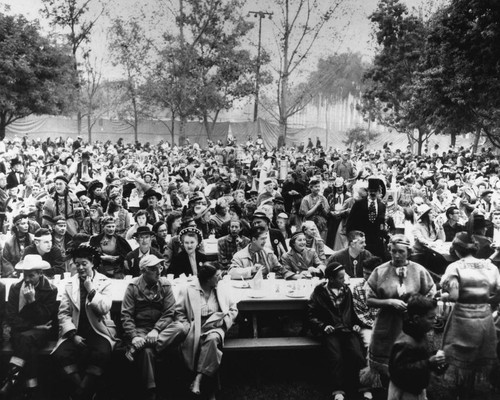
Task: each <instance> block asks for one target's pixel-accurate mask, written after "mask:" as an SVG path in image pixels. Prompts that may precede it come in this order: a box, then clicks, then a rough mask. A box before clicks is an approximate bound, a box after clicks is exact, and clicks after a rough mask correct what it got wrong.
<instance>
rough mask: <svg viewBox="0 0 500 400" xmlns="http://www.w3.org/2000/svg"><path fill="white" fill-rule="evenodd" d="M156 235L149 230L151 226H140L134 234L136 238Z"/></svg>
mask: <svg viewBox="0 0 500 400" xmlns="http://www.w3.org/2000/svg"><path fill="white" fill-rule="evenodd" d="M154 234H155V233H154V232H153V231H152V230H151V229H149V226H139V227H138V228H137V230H136V231H135V233H134V237H138V236H140V235H150V236H153V235H154Z"/></svg>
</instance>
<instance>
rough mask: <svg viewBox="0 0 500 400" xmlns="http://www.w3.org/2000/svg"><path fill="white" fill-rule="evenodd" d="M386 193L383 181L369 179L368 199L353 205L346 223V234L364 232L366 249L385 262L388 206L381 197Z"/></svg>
mask: <svg viewBox="0 0 500 400" xmlns="http://www.w3.org/2000/svg"><path fill="white" fill-rule="evenodd" d="M385 193H386V189H385V184H384V182H383V181H382V180H381V179H378V178H369V179H368V197H367V198H364V199H360V200H357V201H356V202H355V203H354V204H353V206H352V208H351V212H350V213H349V216H348V217H347V222H346V232H347V233H349V232H350V231H361V232H363V233H364V234H365V238H366V249H367V250H368V251H369V252H370V253H372V254H373V255H376V256H377V257H380V258H382V259H383V260H384V259H387V257H386V243H385V239H386V236H387V229H386V223H385V211H386V206H385V204H384V203H383V202H382V201H381V200H380V196H382V197H384V196H385Z"/></svg>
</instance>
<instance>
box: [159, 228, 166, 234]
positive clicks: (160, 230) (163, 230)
mask: <svg viewBox="0 0 500 400" xmlns="http://www.w3.org/2000/svg"><path fill="white" fill-rule="evenodd" d="M166 231H167V230H166V229H158V233H164V232H166Z"/></svg>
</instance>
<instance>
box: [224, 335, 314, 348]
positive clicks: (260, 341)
mask: <svg viewBox="0 0 500 400" xmlns="http://www.w3.org/2000/svg"><path fill="white" fill-rule="evenodd" d="M319 347H321V340H320V339H319V338H315V337H309V336H295V337H275V338H250V339H241V338H229V339H226V340H225V341H224V351H228V352H230V351H261V350H298V349H304V350H307V349H317V348H319Z"/></svg>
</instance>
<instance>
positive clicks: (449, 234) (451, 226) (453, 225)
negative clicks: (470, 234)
mask: <svg viewBox="0 0 500 400" xmlns="http://www.w3.org/2000/svg"><path fill="white" fill-rule="evenodd" d="M446 218H447V219H448V220H447V221H446V222H445V223H444V224H443V230H444V235H445V239H444V240H445V241H446V242H452V241H453V239H455V235H456V234H457V233H458V232H462V231H465V230H466V228H465V226H464V225H462V224H461V223H460V222H459V220H460V210H459V209H458V207H457V206H451V207H448V209H447V210H446Z"/></svg>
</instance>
